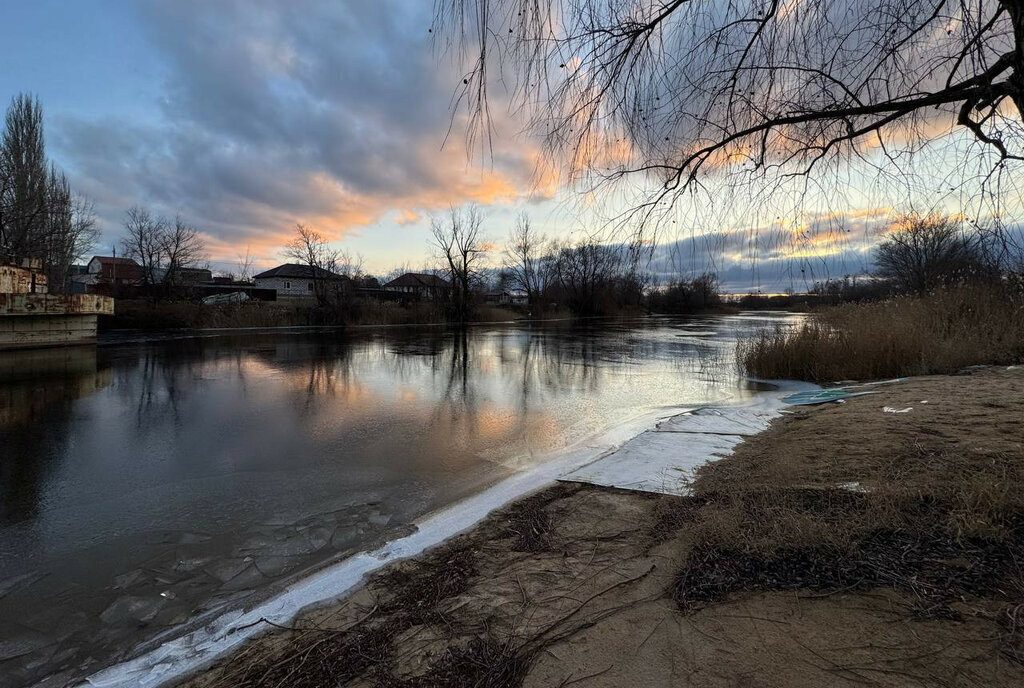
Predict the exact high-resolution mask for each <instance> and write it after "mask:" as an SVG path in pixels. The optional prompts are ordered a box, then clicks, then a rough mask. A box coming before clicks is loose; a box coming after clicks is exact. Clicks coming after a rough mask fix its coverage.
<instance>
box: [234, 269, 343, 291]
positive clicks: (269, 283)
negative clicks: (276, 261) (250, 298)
mask: <svg viewBox="0 0 1024 688" xmlns="http://www.w3.org/2000/svg"><path fill="white" fill-rule="evenodd" d="M314 275H316V276H317V277H316V278H314ZM316 279H319V280H321V281H327V280H330V281H340V280H347V279H348V278H347V277H344V276H343V275H336V274H334V273H333V272H329V271H327V270H323V269H322V268H316V272H314V269H313V268H312V267H311V266H309V265H299V264H297V263H285V264H284V265H278V266H277V267H276V268H272V269H270V270H267V271H266V272H261V273H260V274H258V275H256V276H255V277H253V278H252V280H253V282H255V283H256V286H257V287H258V288H260V289H275V290H277V298H279V299H281V298H308V299H311V298H314V297H315V296H316V293H315V292H314V286H313V285H314V282H315V281H316Z"/></svg>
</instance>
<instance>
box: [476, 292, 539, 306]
mask: <svg viewBox="0 0 1024 688" xmlns="http://www.w3.org/2000/svg"><path fill="white" fill-rule="evenodd" d="M484 303H490V304H495V305H498V306H526V305H529V303H530V299H529V298H528V297H527V295H526V292H525V291H521V290H519V289H501V290H498V291H489V292H487V293H486V294H484Z"/></svg>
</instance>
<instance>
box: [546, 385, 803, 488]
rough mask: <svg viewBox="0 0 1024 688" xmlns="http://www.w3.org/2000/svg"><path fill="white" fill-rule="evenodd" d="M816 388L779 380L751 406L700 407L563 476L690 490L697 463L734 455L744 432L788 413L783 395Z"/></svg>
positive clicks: (615, 484) (595, 482)
mask: <svg viewBox="0 0 1024 688" xmlns="http://www.w3.org/2000/svg"><path fill="white" fill-rule="evenodd" d="M813 389H817V388H816V387H814V386H813V385H807V384H804V383H780V384H779V389H778V390H776V391H774V392H768V393H765V394H761V395H759V396H758V397H756V401H755V403H753V404H750V405H748V406H731V407H730V406H722V407H717V408H710V407H709V408H701V409H697V410H695V411H690V412H687V413H682V414H679V415H677V416H673V417H672V418H669V419H668V420H665V421H662V422H661V423H659V424H658V425H657V427H656V428H655V429H654V430H650V431H647V432H644V433H642V434H640V435H638V436H637V437H634V438H633V439H631V440H630V441H628V442H626V443H625V444H624V445H622V447H620V448H619V449H618V450H616V451H614V452H612V453H610V454H609V455H607V456H604V457H601V458H600V459H597V460H596V461H594V462H592V463H589V464H587V465H586V466H581V467H580V468H577V469H576V470H574V471H571V472H570V473H567V474H566V475H564V476H562V478H561V479H562V480H566V481H570V482H582V483H590V484H592V485H602V486H604V487H617V488H622V489H628V490H638V491H641V492H657V493H660V494H674V495H682V494H686V493H687V491H688V488H689V483H690V481H691V479H692V478H693V473H694V471H695V470H696V469H697V468H698V467H700V466H701V465H703V464H705V463H707V462H708V461H712V460H714V459H716V458H721V457H722V456H726V455H728V454H730V453H731V452H732V450H733V448H734V447H735V446H736V445H737V444H739V443H740V442H742V441H743V437H744V436H747V435H753V434H756V433H758V432H760V431H761V430H764V429H765V428H767V427H768V424H769V423H770V422H771V421H772V419H774V418H777V417H779V416H780V415H781V414H782V413H783V412H784V411H783V410H782V409H783V407H784V405H785V403H784V402H783V397H785V396H786V395H790V394H792V393H794V392H806V391H808V390H813Z"/></svg>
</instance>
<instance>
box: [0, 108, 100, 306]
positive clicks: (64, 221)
mask: <svg viewBox="0 0 1024 688" xmlns="http://www.w3.org/2000/svg"><path fill="white" fill-rule="evenodd" d="M98 234H99V230H98V229H97V226H96V216H95V213H94V212H93V208H92V204H91V203H90V202H89V201H88V200H86V199H84V198H82V197H79V196H76V195H74V194H73V193H72V191H71V185H70V184H69V183H68V179H67V177H66V176H65V174H64V173H63V172H61V171H60V170H59V169H58V168H57V166H56V165H53V164H52V163H51V164H49V165H48V164H47V161H46V150H45V146H44V144H43V110H42V106H41V105H40V104H39V101H38V100H36V99H34V98H30V97H29V96H26V95H20V96H18V97H17V98H15V99H13V100H12V101H11V105H10V107H9V108H8V110H7V116H6V118H5V121H4V132H3V139H2V142H0V260H18V259H21V258H26V257H27V258H38V259H41V260H42V263H43V267H44V269H45V270H46V272H47V277H48V283H49V288H50V289H51V290H53V291H58V292H59V291H63V290H64V288H65V287H66V285H67V278H68V269H69V267H70V266H71V263H72V262H73V261H74V260H75V259H77V258H80V257H81V256H82V255H83V254H84V253H86V252H87V251H89V250H90V249H91V248H92V246H93V245H94V244H95V242H96V239H97V237H98Z"/></svg>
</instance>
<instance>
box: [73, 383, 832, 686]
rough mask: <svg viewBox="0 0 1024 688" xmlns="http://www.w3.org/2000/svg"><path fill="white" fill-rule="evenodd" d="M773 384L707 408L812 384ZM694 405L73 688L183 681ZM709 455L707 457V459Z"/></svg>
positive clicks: (571, 451)
mask: <svg viewBox="0 0 1024 688" xmlns="http://www.w3.org/2000/svg"><path fill="white" fill-rule="evenodd" d="M771 384H772V385H773V386H774V387H775V389H774V390H773V391H770V392H767V391H763V392H760V393H758V394H755V395H753V396H751V397H750V398H749V399H747V400H746V401H745V403H741V404H722V405H715V406H712V407H710V408H716V409H722V410H725V411H727V410H728V409H750V408H754V407H759V408H762V409H767V410H768V412H769V413H773V414H774V416H776V417H777V416H779V415H781V409H782V407H783V404H782V403H781V401H780V399H781V397H782V396H784V395H785V394H788V393H790V392H791V391H794V390H796V389H798V388H799V389H803V388H805V387H808V386H811V387H813V385H807V384H806V383H786V382H784V381H783V382H776V381H773V382H772V383H771ZM697 408H709V407H708V406H680V407H675V408H674V409H672V410H671V411H670V410H668V409H666V408H660V409H653V410H650V411H647V412H645V413H642V414H640V415H639V416H637V417H635V418H633V419H631V420H629V421H627V422H625V423H622V424H620V425H618V426H616V427H614V428H610V429H608V430H607V431H605V432H603V433H601V434H600V435H596V436H592V437H590V438H587V439H584V440H582V441H580V442H578V443H577V444H575V445H573V446H572V447H566V448H563V449H562V450H560V451H559V452H558V453H557V454H556V455H555V456H553V457H551V458H549V459H548V460H546V461H545V462H543V463H540V464H539V465H537V466H535V467H533V468H531V469H528V470H526V471H523V472H521V473H517V474H514V475H512V476H510V477H507V478H505V479H503V480H501V481H499V482H498V483H496V484H494V485H492V486H490V487H488V488H486V489H484V490H483V491H482V492H480V493H478V494H476V495H473V496H471V497H468V498H466V499H463V500H461V501H460V502H458V503H456V504H454V505H452V506H449V507H447V508H445V509H442V510H440V511H438V512H435V513H433V514H428V515H426V516H425V517H424V518H423V519H421V520H419V521H417V522H416V523H415V524H413V525H414V526H415V531H414V532H413V533H412V534H410V535H407V536H405V537H401V538H398V539H396V540H392V541H389V542H387V543H385V544H384V545H383V546H381V547H379V548H377V549H375V550H372V551H368V552H361V553H357V554H354V555H351V556H348V557H346V558H344V559H342V560H339V561H336V562H334V563H329V564H327V565H325V566H323V567H320V568H318V569H316V570H314V571H311V572H309V574H308V575H304V576H303V577H301V578H299V579H297V580H295V581H294V582H293V583H291V584H290V585H288V586H287V587H286V588H285V590H284V591H283V592H282V593H281V594H278V595H275V596H274V597H272V598H270V599H268V600H264V601H262V602H261V603H260V604H259V605H258V606H257V607H255V608H253V609H250V610H246V611H242V610H228V611H226V612H224V613H222V614H220V615H219V616H218V617H216V618H214V619H212V620H211V621H209V622H208V623H206V624H205V625H204V626H203V627H201V628H199V629H197V630H194V631H192V632H189V633H186V634H184V635H182V636H180V637H178V638H173V639H170V640H167V641H165V642H163V643H161V644H160V645H159V646H157V647H155V648H153V649H150V650H148V651H144V652H143V653H142V654H141V655H138V656H136V657H134V658H132V659H129V660H127V661H125V662H121V663H119V664H115V665H113V666H110V667H107V668H105V669H102V670H100V671H98V672H96V673H94V674H92V675H90V676H88V677H87V678H86V679H85V680H84V681H83V682H81V683H80V684H79V685H82V686H94V687H97V688H113V687H116V686H133V687H135V686H138V687H139V688H149V687H154V688H155V687H157V686H163V685H174V684H176V683H179V682H181V681H183V680H187V679H188V677H190V676H193V675H195V674H196V673H197V672H200V671H202V670H203V669H204V668H205V667H208V666H209V665H211V664H212V663H214V662H216V661H218V660H220V659H221V658H222V657H224V656H225V655H228V654H230V653H231V652H233V651H235V650H236V649H237V648H238V647H239V646H240V645H242V644H243V643H245V642H249V641H252V640H253V639H254V638H257V637H258V636H260V635H263V634H265V633H266V632H267V630H268V628H270V627H273V626H275V625H277V626H284V625H287V624H288V623H290V622H291V621H292V620H293V619H295V618H297V617H298V616H300V615H302V614H303V613H305V612H307V611H308V610H311V609H316V608H318V607H321V606H323V605H325V604H328V603H330V602H332V601H334V600H337V599H339V598H344V597H345V596H349V595H352V594H358V591H359V590H360V589H361V588H362V586H363V585H364V584H365V582H366V581H367V579H368V578H369V577H370V576H372V575H373V574H374V573H375V572H377V571H378V570H380V569H382V568H384V567H387V566H389V565H392V564H394V563H396V562H400V561H403V560H407V559H409V558H411V557H416V556H417V555H419V554H421V553H423V552H425V551H428V550H432V549H433V548H437V547H439V546H444V543H446V542H449V541H450V540H452V538H455V537H458V536H460V535H461V534H464V533H466V532H467V531H471V530H472V529H474V528H476V527H478V526H479V524H480V523H481V522H483V521H484V520H486V519H487V518H488V516H489V515H491V514H493V513H494V512H495V511H498V510H500V509H502V508H505V507H507V506H509V505H510V504H514V503H516V502H517V501H519V500H522V499H524V498H526V499H529V495H531V494H534V493H537V492H539V491H542V490H544V489H550V488H551V486H553V485H556V484H557V483H558V481H559V479H560V478H561V477H563V476H565V475H567V474H568V473H570V472H572V471H573V470H576V469H579V468H581V467H584V466H588V465H591V464H593V463H595V462H597V461H599V460H600V459H602V458H603V457H606V456H608V455H609V454H612V453H613V452H615V451H616V450H617V449H618V448H620V447H621V446H622V445H624V444H625V443H626V442H628V441H629V440H632V439H635V438H637V437H639V436H640V435H641V434H643V433H644V432H645V431H649V430H653V429H654V428H656V427H657V425H658V424H659V423H660V422H664V421H666V420H668V419H672V418H676V417H678V416H680V415H681V414H685V413H689V412H692V411H694V410H696V409H697ZM715 458H717V457H716V456H712V455H711V453H710V452H709V454H708V455H707V456H706V458H705V460H707V461H710V460H714V459H715Z"/></svg>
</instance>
